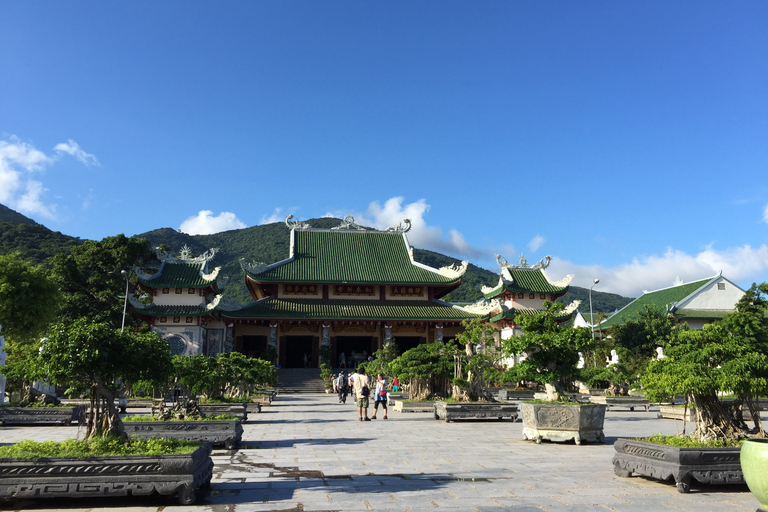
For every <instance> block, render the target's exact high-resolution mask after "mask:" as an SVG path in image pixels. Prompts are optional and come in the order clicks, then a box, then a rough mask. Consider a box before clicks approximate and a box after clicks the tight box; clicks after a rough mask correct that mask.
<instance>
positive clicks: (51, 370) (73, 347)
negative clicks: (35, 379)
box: [34, 318, 171, 438]
mask: <svg viewBox="0 0 768 512" xmlns="http://www.w3.org/2000/svg"><path fill="white" fill-rule="evenodd" d="M34 361H35V364H34V366H35V370H36V372H37V374H38V376H46V377H47V378H48V379H49V380H50V381H51V382H53V383H54V384H56V385H57V386H64V387H67V388H68V389H67V391H66V393H67V395H69V396H81V395H85V396H87V397H88V398H90V401H91V405H90V414H89V417H88V423H87V427H86V433H85V437H86V438H90V437H93V436H96V435H108V434H109V435H124V431H123V424H122V422H121V421H120V417H119V415H118V411H117V408H116V407H115V398H117V395H118V389H117V386H116V385H115V382H116V381H117V380H118V379H120V380H122V381H136V380H145V381H149V382H162V381H166V380H167V378H168V373H169V371H170V368H171V352H170V348H169V346H168V343H166V342H165V341H163V340H162V339H160V337H159V336H158V335H157V334H155V333H137V332H132V331H124V332H121V331H120V329H114V328H112V327H110V326H109V325H107V324H105V323H92V322H89V321H88V320H86V319H84V318H79V319H77V320H75V321H74V322H72V323H71V324H69V325H64V324H57V325H55V326H54V327H53V331H52V333H51V336H50V338H49V339H47V340H44V342H43V343H41V345H40V350H39V354H38V356H37V357H36V358H35V360H34Z"/></svg>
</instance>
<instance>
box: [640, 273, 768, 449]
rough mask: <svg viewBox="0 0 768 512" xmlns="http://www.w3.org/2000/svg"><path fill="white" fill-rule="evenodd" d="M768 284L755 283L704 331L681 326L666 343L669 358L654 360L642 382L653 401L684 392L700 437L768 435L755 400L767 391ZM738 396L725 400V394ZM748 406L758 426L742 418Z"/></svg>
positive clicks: (726, 438)
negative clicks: (751, 426) (767, 314)
mask: <svg viewBox="0 0 768 512" xmlns="http://www.w3.org/2000/svg"><path fill="white" fill-rule="evenodd" d="M767 311H768V283H763V284H761V285H757V284H754V285H752V287H751V288H750V289H749V290H748V291H747V293H746V294H745V295H744V296H743V297H742V298H741V299H740V300H739V302H738V303H737V304H736V307H735V309H734V311H733V312H732V313H729V314H727V315H726V316H725V317H724V318H723V319H722V320H721V321H719V322H716V323H713V324H708V325H705V326H704V329H703V330H701V331H694V330H691V329H688V328H687V327H686V326H681V327H678V328H677V329H675V330H674V331H673V332H672V333H671V335H670V337H669V340H668V341H667V343H666V345H665V347H664V354H665V356H666V357H665V358H664V359H659V360H654V361H651V362H650V364H649V365H648V370H647V372H646V375H645V378H644V379H643V384H644V386H645V391H646V395H647V396H648V397H649V398H650V399H651V400H654V401H660V400H664V399H668V398H669V397H671V396H674V395H676V394H684V395H686V396H687V397H688V401H689V402H690V403H692V404H693V405H694V406H695V409H694V410H695V415H696V420H697V428H696V430H695V431H694V432H693V433H692V434H691V436H692V437H695V438H698V439H699V440H701V441H708V440H714V439H717V440H728V439H740V438H743V437H746V436H748V435H755V434H757V435H760V436H765V432H764V430H763V428H762V423H761V421H760V414H759V412H760V411H759V410H758V409H757V407H756V404H755V399H756V398H758V397H764V396H766V395H767V394H768V325H767V324H766V312H767ZM726 392H728V393H733V394H735V395H736V400H735V401H734V402H733V403H730V404H728V403H725V402H723V401H722V400H721V399H720V395H721V394H723V393H726ZM744 405H746V407H747V409H748V411H749V414H750V416H751V419H752V420H753V422H754V425H755V426H754V428H752V429H750V428H749V427H748V425H747V424H746V422H745V421H744V419H743V414H742V412H741V411H742V406H744Z"/></svg>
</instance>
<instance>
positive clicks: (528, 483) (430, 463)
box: [0, 394, 759, 512]
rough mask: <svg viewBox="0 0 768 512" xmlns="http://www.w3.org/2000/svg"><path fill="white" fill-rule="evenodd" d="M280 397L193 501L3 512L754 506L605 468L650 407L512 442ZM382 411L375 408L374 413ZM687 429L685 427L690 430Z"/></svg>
mask: <svg viewBox="0 0 768 512" xmlns="http://www.w3.org/2000/svg"><path fill="white" fill-rule="evenodd" d="M337 402H338V400H336V399H334V396H333V395H330V396H329V395H325V394H309V395H280V396H278V397H277V399H276V400H275V402H274V403H273V405H272V406H271V407H265V408H264V410H263V412H262V413H261V414H253V415H251V416H250V417H249V419H250V421H249V422H248V423H246V424H245V426H244V427H245V434H244V436H243V439H244V443H243V446H242V448H241V449H240V450H239V451H234V452H227V451H225V450H214V452H213V458H214V462H215V468H214V479H213V482H212V492H211V495H210V496H209V497H207V498H206V499H205V500H204V501H202V502H198V503H197V504H196V505H194V506H179V505H177V502H176V501H175V500H172V499H166V498H157V497H155V498H130V499H123V500H115V499H88V500H52V501H48V500H37V501H23V502H16V503H15V504H13V505H11V506H10V507H8V508H9V509H10V510H92V509H99V510H108V509H118V510H121V511H131V512H134V511H137V512H139V511H140V512H145V511H146V512H155V511H157V512H159V511H173V512H176V511H182V510H195V511H200V512H202V511H212V512H250V511H254V512H256V511H259V512H264V511H296V512H300V511H335V510H339V511H346V510H349V511H358V510H387V511H407V512H420V511H426V510H430V511H435V510H438V511H439V510H453V511H458V510H464V511H476V512H477V511H479V512H491V511H494V512H495V511H502V510H510V511H515V512H597V511H599V512H607V511H612V512H641V511H651V512H652V511H659V512H666V511H693V510H696V511H711V512H740V511H744V512H747V511H748V512H753V511H754V510H755V509H756V508H757V507H758V506H759V504H758V502H757V500H756V499H755V498H753V497H752V495H751V494H750V493H749V491H748V489H747V488H746V487H745V486H744V487H742V486H738V487H735V488H734V487H722V488H718V487H705V486H697V485H696V484H695V483H694V485H693V486H692V490H691V492H690V493H689V494H679V493H678V492H677V490H676V489H675V486H674V485H673V484H664V483H659V482H656V481H652V480H646V479H643V478H640V477H633V478H619V477H617V476H615V475H614V474H613V466H612V465H611V458H612V457H613V453H614V450H613V446H612V444H613V442H614V441H615V440H616V439H617V438H618V437H636V436H643V435H649V434H652V433H656V432H662V433H666V434H673V433H675V432H676V429H677V428H680V426H681V423H677V424H675V422H674V421H673V420H661V419H657V417H656V415H657V413H656V411H654V410H653V409H652V410H651V412H638V411H634V412H630V411H622V410H612V411H608V412H607V413H606V420H605V435H606V442H605V444H583V445H581V446H576V445H575V444H573V443H568V444H555V443H547V442H543V443H542V444H541V445H536V444H535V443H533V442H530V441H523V440H522V424H521V423H519V422H517V423H513V422H511V421H509V420H504V421H498V422H452V423H445V422H443V421H436V420H434V419H433V416H432V414H428V413H395V412H391V413H390V415H389V419H388V420H386V421H384V420H382V419H378V420H376V421H370V422H359V421H358V420H357V413H356V411H355V410H354V406H353V405H352V403H351V401H350V400H348V401H347V403H346V404H339V403H337ZM379 416H380V418H381V416H382V415H381V411H379ZM689 428H690V425H689ZM77 432H78V431H77V427H11V426H6V427H0V442H1V443H8V442H13V441H16V440H18V439H23V438H33V439H36V440H45V439H64V438H66V437H74V436H76V435H77Z"/></svg>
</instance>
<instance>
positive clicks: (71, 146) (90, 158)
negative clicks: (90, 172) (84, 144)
mask: <svg viewBox="0 0 768 512" xmlns="http://www.w3.org/2000/svg"><path fill="white" fill-rule="evenodd" d="M53 149H54V150H55V151H56V152H58V153H67V154H69V155H72V156H73V157H75V158H77V159H78V160H79V161H80V162H81V163H83V164H85V165H86V166H88V167H90V166H91V165H95V166H97V167H98V166H99V165H100V164H99V160H98V159H97V158H96V157H95V156H94V155H92V154H90V153H86V152H85V151H83V149H82V148H81V147H80V144H78V143H77V142H75V141H73V140H72V139H69V140H68V141H67V142H60V143H58V144H56V145H55V146H54V147H53Z"/></svg>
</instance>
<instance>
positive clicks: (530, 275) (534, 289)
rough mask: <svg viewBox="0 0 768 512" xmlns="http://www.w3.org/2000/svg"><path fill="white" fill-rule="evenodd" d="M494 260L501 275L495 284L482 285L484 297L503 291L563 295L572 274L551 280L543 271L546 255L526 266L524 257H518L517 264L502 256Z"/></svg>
mask: <svg viewBox="0 0 768 512" xmlns="http://www.w3.org/2000/svg"><path fill="white" fill-rule="evenodd" d="M496 261H497V262H498V264H499V266H500V267H501V276H499V283H498V284H497V285H496V286H483V287H482V289H481V291H482V292H483V295H484V296H485V298H486V299H492V298H494V297H497V296H498V295H500V294H501V293H503V292H504V291H508V292H510V293H546V294H553V295H563V294H565V293H566V292H567V291H568V288H569V285H570V282H571V279H572V278H573V276H572V275H569V276H566V278H565V279H563V280H561V281H552V280H550V279H549V276H548V275H547V273H546V272H545V269H546V268H547V266H549V261H550V257H549V256H547V257H545V258H544V259H543V260H541V261H540V262H539V263H537V264H535V265H532V266H528V265H527V264H526V261H525V257H524V256H521V257H520V264H519V265H510V264H508V263H507V261H506V260H505V259H504V258H501V257H500V256H498V255H497V256H496Z"/></svg>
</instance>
